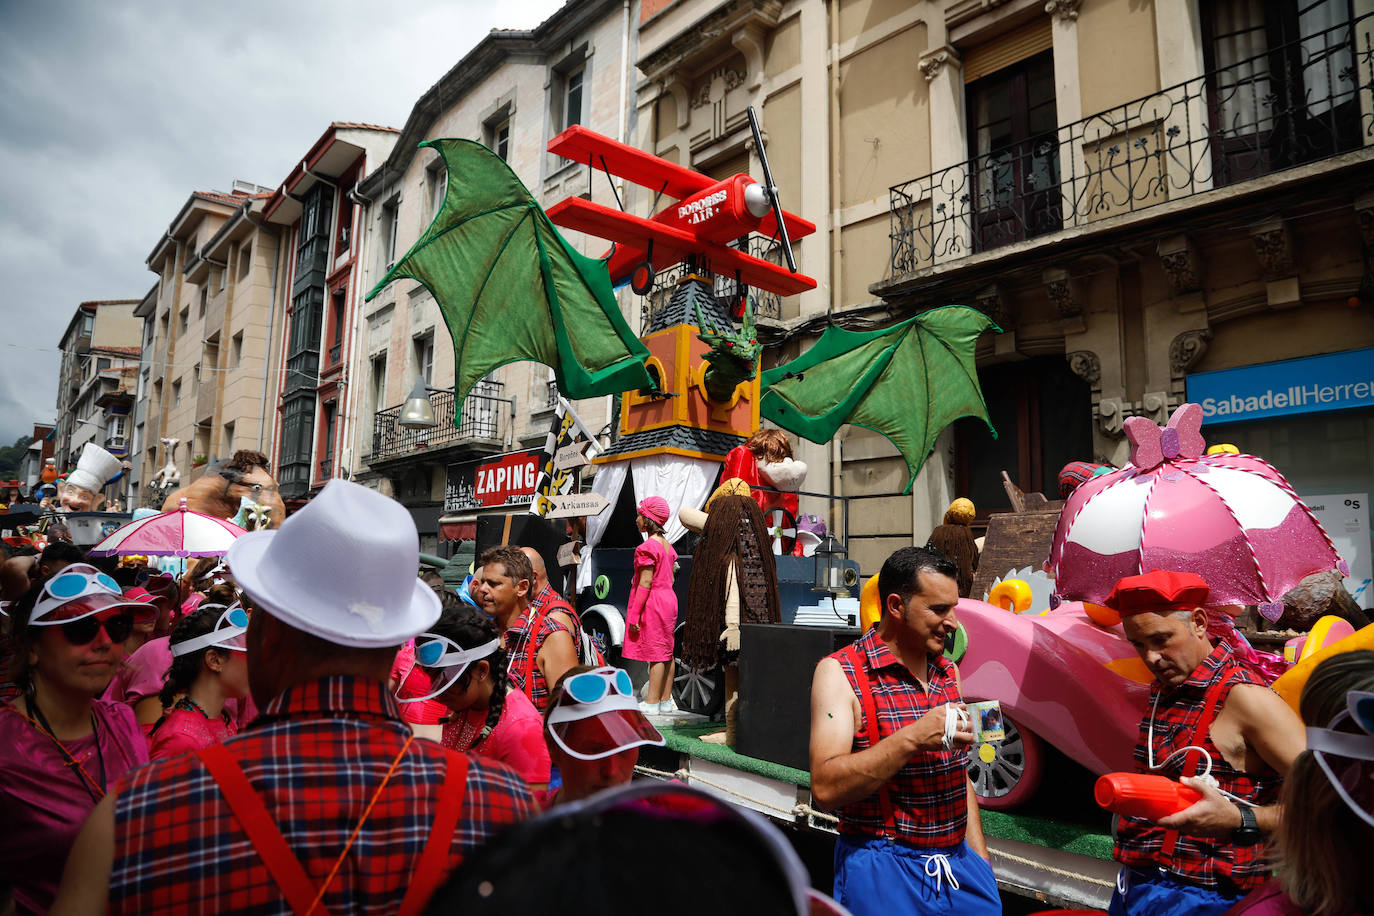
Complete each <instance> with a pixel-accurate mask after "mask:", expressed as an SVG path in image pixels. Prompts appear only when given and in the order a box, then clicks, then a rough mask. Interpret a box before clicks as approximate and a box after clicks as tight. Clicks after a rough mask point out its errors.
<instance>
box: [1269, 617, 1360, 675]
mask: <svg viewBox="0 0 1374 916" xmlns="http://www.w3.org/2000/svg"><path fill="white" fill-rule="evenodd" d="M1348 629H1350V626H1349V624H1347V623H1346V622H1345V618H1343V617H1337V616H1336V615H1335V614H1327V615H1326V616H1325V617H1322V618H1321V619H1320V620H1318V621H1317V622H1316V623H1315V624H1313V625H1312V629H1311V630H1309V631H1308V633H1307V638H1306V639H1304V640H1303V641H1302V647H1301V648H1297V647H1295V646H1293V645H1292V644H1291V643H1294V642H1297V640H1296V639H1293V640H1290V641H1289V642H1290V645H1286V646H1284V647H1283V657H1284V660H1285V661H1288V662H1290V663H1292V662H1300V661H1302V660H1303V659H1305V658H1309V657H1310V656H1312V655H1315V654H1316V653H1317V652H1319V651H1320V650H1321V649H1322V648H1324V647H1326V646H1328V645H1335V644H1336V643H1337V642H1340V640H1342V639H1344V638H1345V637H1346V636H1350V635H1353V634H1351V633H1345V635H1341V634H1342V632H1343V631H1344V630H1348ZM1333 630H1334V632H1333Z"/></svg>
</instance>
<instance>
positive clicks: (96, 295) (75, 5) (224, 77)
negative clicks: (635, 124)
mask: <svg viewBox="0 0 1374 916" xmlns="http://www.w3.org/2000/svg"><path fill="white" fill-rule="evenodd" d="M560 5H561V4H560V3H559V2H558V0H500V2H493V0H405V2H403V3H381V2H377V0H285V2H283V0H235V2H231V3H224V4H210V3H201V2H190V3H178V2H173V0H163V2H154V0H87V2H76V0H0V60H3V61H4V62H5V66H4V67H3V68H0V194H3V203H0V276H3V277H4V278H5V281H6V289H7V292H6V293H5V294H4V298H3V299H0V302H3V305H2V306H0V315H2V316H3V326H4V328H5V331H6V333H5V334H4V336H3V339H0V444H9V443H11V442H13V441H14V440H15V438H16V437H18V436H20V435H24V434H27V433H29V432H30V431H31V429H32V424H33V421H34V420H51V419H52V418H53V417H54V416H55V415H56V403H55V400H56V392H57V370H58V354H57V343H58V340H59V339H60V338H61V336H62V333H63V331H64V330H65V329H66V326H67V322H68V321H70V320H71V316H72V313H73V311H74V310H75V308H76V306H77V303H79V302H82V301H84V300H88V299H139V298H142V297H143V295H144V294H145V293H147V292H148V290H149V289H150V288H151V287H152V285H153V282H154V281H155V279H156V277H154V275H153V274H152V273H150V272H149V271H148V269H147V267H146V266H145V265H144V258H146V257H147V255H148V252H149V251H151V250H152V248H153V245H154V243H156V241H157V239H158V237H159V236H160V235H161V234H162V233H163V232H165V231H166V229H167V225H168V223H170V222H171V220H172V218H173V217H174V216H175V215H176V213H177V211H178V210H179V209H180V208H181V206H182V204H183V203H185V200H186V196H187V194H188V193H190V192H191V191H193V190H212V189H218V190H226V191H227V190H228V189H229V187H230V184H231V182H232V181H233V180H234V179H235V178H242V179H245V180H247V181H253V182H256V183H258V184H262V185H267V186H276V185H278V184H279V183H280V182H281V181H282V179H284V178H285V177H286V175H287V173H288V172H289V171H290V170H291V167H292V166H293V165H295V163H297V162H298V161H299V160H300V157H301V155H302V154H303V153H304V152H305V151H306V150H307V149H308V148H309V147H310V144H311V143H313V142H314V141H315V140H316V139H317V138H318V137H319V135H320V134H321V133H322V132H323V131H324V129H325V127H327V126H328V124H329V122H330V121H364V122H369V123H374V124H385V125H389V126H393V127H401V126H403V125H404V123H405V120H406V117H407V116H408V115H409V113H410V109H411V106H412V105H413V104H414V102H415V100H416V99H417V98H419V96H420V94H421V93H422V92H424V90H425V89H427V88H428V87H429V86H431V85H433V84H434V83H435V82H436V81H437V80H438V79H439V77H440V76H442V75H443V74H444V73H445V72H446V71H447V70H448V69H449V68H450V67H452V66H453V64H454V63H456V62H457V61H458V59H459V58H461V57H462V56H463V54H465V53H466V52H467V51H468V50H469V49H470V48H471V47H472V46H473V45H474V44H476V43H477V41H479V40H480V39H481V38H482V37H483V36H485V35H486V34H487V32H488V31H489V30H490V29H493V28H532V27H534V26H535V25H537V24H538V23H539V22H540V21H542V20H543V19H545V18H547V17H548V16H549V15H550V14H551V13H552V12H554V11H555V10H556V9H557V8H558V7H559V6H560Z"/></svg>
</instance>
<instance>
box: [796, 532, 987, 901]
mask: <svg viewBox="0 0 1374 916" xmlns="http://www.w3.org/2000/svg"><path fill="white" fill-rule="evenodd" d="M957 574H958V570H957V569H956V567H955V566H954V564H953V563H952V562H950V560H949V559H948V558H946V557H945V556H944V555H943V554H941V553H940V552H939V551H937V550H933V549H930V548H927V547H904V548H902V549H901V550H898V551H897V552H896V553H894V554H892V556H890V557H888V558H887V561H886V562H885V563H884V564H883V568H882V570H881V571H880V572H879V574H878V593H879V597H880V600H881V601H882V616H881V617H880V618H879V621H878V625H877V626H876V627H874V628H873V629H871V630H869V631H868V633H867V634H865V635H864V637H863V638H862V639H860V640H859V641H858V642H855V643H854V644H852V645H850V646H846V647H845V648H844V649H841V650H840V651H839V652H836V653H835V654H834V655H831V656H829V657H827V658H824V659H822V660H821V662H820V664H818V665H817V666H816V673H815V675H814V677H813V680H812V684H811V793H812V795H813V796H814V798H815V800H816V802H817V804H818V805H820V806H822V807H825V808H829V809H834V810H835V811H836V812H837V813H838V815H839V818H840V837H839V840H838V841H837V842H836V844H835V898H836V899H837V900H838V901H839V902H840V903H842V904H843V905H844V906H846V907H848V908H849V909H850V910H851V911H852V912H853V913H854V914H855V916H865V914H869V913H872V914H880V913H889V912H910V913H923V914H927V913H930V914H933V913H955V912H958V913H963V914H982V913H1000V912H1002V904H1001V902H1000V899H999V897H998V894H997V882H996V879H995V878H994V877H993V873H992V867H991V865H990V864H989V863H988V852H987V846H986V844H985V843H984V842H983V829H982V822H981V821H980V820H979V816H978V802H977V797H976V796H975V795H974V792H973V785H972V784H971V783H970V782H969V780H968V775H967V772H966V770H967V766H968V759H967V748H968V746H969V745H970V744H971V743H972V742H973V739H974V736H973V732H972V730H971V726H970V724H969V718H968V715H967V713H966V712H965V711H964V704H963V701H962V699H961V696H960V684H959V672H958V669H957V668H956V667H955V666H954V665H953V664H952V663H951V662H949V661H948V660H947V659H945V658H944V649H945V638H946V636H947V635H949V634H951V633H953V632H954V630H955V629H956V628H957V627H958V620H957V619H956V617H955V611H954V606H955V604H957V603H958V601H959V586H958V583H957V581H956V576H957Z"/></svg>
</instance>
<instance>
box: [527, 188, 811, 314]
mask: <svg viewBox="0 0 1374 916" xmlns="http://www.w3.org/2000/svg"><path fill="white" fill-rule="evenodd" d="M548 215H549V219H550V220H552V221H553V222H554V223H555V224H556V225H559V226H562V227H564V228H565V229H572V230H574V231H577V232H585V233H587V234H589V235H595V236H597V237H598V238H603V239H609V240H610V241H612V242H615V243H617V244H618V245H622V246H625V247H624V248H619V249H617V250H616V252H615V255H614V256H613V257H612V258H611V262H610V264H609V265H608V267H609V268H610V273H611V279H612V280H613V281H617V282H618V281H620V280H622V279H624V277H625V276H626V275H628V274H629V272H630V270H631V269H633V267H634V265H635V264H637V263H639V262H640V261H642V260H644V252H645V251H647V250H648V247H649V243H650V242H653V245H654V257H653V262H654V267H655V268H656V269H657V268H661V267H666V266H668V265H671V264H676V263H677V262H678V261H680V260H682V259H683V258H684V257H686V256H687V255H688V254H699V255H701V256H703V257H704V258H706V259H707V260H708V261H710V266H711V270H712V272H714V273H717V274H719V275H721V276H723V277H731V276H734V275H735V274H738V275H739V279H740V281H741V282H742V283H744V284H746V285H748V286H754V287H757V288H759V289H765V290H768V291H769V292H772V293H777V294H778V295H780V296H794V295H796V294H797V293H802V292H805V291H806V290H809V289H815V288H816V281H815V280H813V279H811V278H810V277H808V276H806V275H804V274H794V273H791V272H790V271H788V269H787V268H786V267H781V266H779V265H777V264H773V263H770V262H768V261H765V260H763V259H761V258H756V257H754V256H753V255H748V254H745V253H744V252H742V251H737V250H735V249H734V248H728V247H726V246H724V245H717V244H714V243H710V242H702V241H701V240H699V239H698V238H696V237H695V236H694V235H692V233H690V232H687V231H685V230H683V229H679V228H677V227H676V226H670V225H667V224H664V223H661V222H658V221H657V220H651V219H644V218H643V217H640V216H634V215H632V214H630V213H623V212H621V211H620V210H613V209H611V208H610V207H603V206H602V205H601V204H596V203H592V202H591V201H589V200H584V199H582V198H580V197H569V198H567V199H566V200H561V201H559V202H558V203H556V204H554V205H553V206H552V207H550V208H549V210H548ZM627 249H629V250H627Z"/></svg>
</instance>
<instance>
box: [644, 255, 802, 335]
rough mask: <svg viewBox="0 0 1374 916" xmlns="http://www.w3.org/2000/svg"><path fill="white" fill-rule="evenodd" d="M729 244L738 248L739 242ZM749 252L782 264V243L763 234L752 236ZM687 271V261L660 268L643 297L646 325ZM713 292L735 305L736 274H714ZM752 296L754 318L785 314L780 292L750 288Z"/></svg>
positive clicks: (663, 304) (717, 296)
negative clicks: (650, 287)
mask: <svg viewBox="0 0 1374 916" xmlns="http://www.w3.org/2000/svg"><path fill="white" fill-rule="evenodd" d="M730 247H732V248H736V247H738V246H737V245H731V246H730ZM748 250H749V253H750V254H752V255H753V256H754V257H756V258H762V259H763V260H765V261H771V262H772V263H774V264H782V263H784V262H783V257H782V243H781V242H779V241H777V240H776V239H771V238H765V237H764V236H761V235H751V236H749V248H748ZM686 273H687V265H686V264H685V263H683V264H675V265H673V266H672V267H669V268H667V269H666V270H662V271H659V273H658V274H657V276H655V277H654V285H653V288H652V289H650V290H649V294H648V295H647V296H644V297H643V298H642V299H641V300H640V306H639V313H640V317H641V318H642V319H643V322H644V326H645V327H647V326H648V324H649V319H650V318H651V317H652V316H653V314H654V313H655V312H657V311H658V310H659V309H661V308H663V307H664V306H666V305H667V304H668V300H670V299H672V298H673V291H674V290H675V289H677V283H678V281H679V280H681V279H682V277H683V276H684V275H685V274H686ZM713 280H714V283H713V292H714V293H715V295H716V298H717V299H723V300H726V301H727V302H728V303H730V304H731V305H732V306H733V304H734V302H735V300H736V299H738V298H739V284H738V283H736V282H735V278H734V277H727V276H725V275H723V274H720V275H713ZM749 298H751V299H753V300H754V317H755V318H781V317H782V297H781V296H779V295H778V294H777V293H770V292H768V291H767V290H762V289H756V288H754V287H750V288H749Z"/></svg>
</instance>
